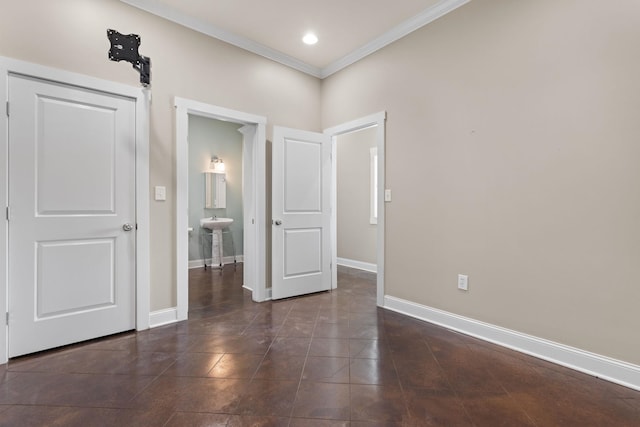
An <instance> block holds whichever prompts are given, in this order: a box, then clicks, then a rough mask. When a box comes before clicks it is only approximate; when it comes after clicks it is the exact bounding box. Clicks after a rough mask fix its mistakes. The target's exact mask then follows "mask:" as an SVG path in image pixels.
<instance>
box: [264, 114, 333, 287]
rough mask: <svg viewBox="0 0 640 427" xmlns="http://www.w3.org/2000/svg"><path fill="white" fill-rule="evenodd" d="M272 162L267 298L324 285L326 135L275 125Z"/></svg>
mask: <svg viewBox="0 0 640 427" xmlns="http://www.w3.org/2000/svg"><path fill="white" fill-rule="evenodd" d="M272 168H273V170H272V220H273V225H272V230H273V234H272V285H271V286H272V289H271V292H272V298H273V299H280V298H287V297H291V296H296V295H303V294H308V293H312V292H319V291H325V290H329V289H330V287H331V273H330V268H331V245H330V242H329V239H330V233H329V232H330V229H329V226H330V221H331V211H330V206H329V196H330V186H331V140H330V138H329V137H328V136H327V135H324V134H320V133H314V132H307V131H301V130H296V129H288V128H283V127H278V126H275V127H274V129H273V160H272Z"/></svg>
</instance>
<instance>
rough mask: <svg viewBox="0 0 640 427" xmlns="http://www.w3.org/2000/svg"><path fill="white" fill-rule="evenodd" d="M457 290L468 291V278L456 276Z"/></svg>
mask: <svg viewBox="0 0 640 427" xmlns="http://www.w3.org/2000/svg"><path fill="white" fill-rule="evenodd" d="M458 289H460V290H463V291H468V290H469V276H467V275H466V274H458Z"/></svg>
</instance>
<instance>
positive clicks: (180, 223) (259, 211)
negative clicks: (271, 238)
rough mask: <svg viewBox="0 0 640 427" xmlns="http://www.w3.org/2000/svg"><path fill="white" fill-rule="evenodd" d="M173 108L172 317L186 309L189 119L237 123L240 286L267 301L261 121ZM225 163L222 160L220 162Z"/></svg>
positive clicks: (181, 103)
mask: <svg viewBox="0 0 640 427" xmlns="http://www.w3.org/2000/svg"><path fill="white" fill-rule="evenodd" d="M175 106H176V174H177V177H176V187H177V189H176V190H177V194H176V246H177V262H176V275H177V277H176V284H177V290H176V292H177V295H176V297H177V298H176V299H177V307H176V312H175V314H174V316H175V317H174V318H173V319H166V322H168V321H169V320H174V321H180V320H186V319H187V315H188V308H189V295H188V292H189V286H188V283H189V234H188V233H189V231H188V230H189V217H188V216H189V212H188V206H189V157H188V156H189V143H188V139H189V117H190V116H191V117H203V118H209V119H214V120H219V121H224V122H229V123H235V124H239V125H242V127H240V128H239V129H238V130H239V131H240V132H241V133H242V138H243V139H242V144H243V145H242V194H243V196H242V199H243V200H242V211H243V215H242V217H243V239H242V240H243V242H242V243H243V252H244V254H243V255H244V257H243V258H244V283H243V285H244V286H245V287H246V288H248V289H250V290H251V291H252V296H253V300H254V301H258V302H259V301H264V300H265V299H266V287H265V283H266V262H265V259H266V257H265V248H266V228H267V224H266V215H265V203H266V199H265V188H266V172H265V165H266V160H265V159H266V147H265V145H266V138H265V127H266V121H267V120H266V118H264V117H261V116H256V115H253V114H248V113H244V112H241V111H235V110H230V109H227V108H223V107H218V106H214V105H210V104H204V103H201V102H198V101H193V100H189V99H184V98H176V99H175ZM223 160H224V159H223Z"/></svg>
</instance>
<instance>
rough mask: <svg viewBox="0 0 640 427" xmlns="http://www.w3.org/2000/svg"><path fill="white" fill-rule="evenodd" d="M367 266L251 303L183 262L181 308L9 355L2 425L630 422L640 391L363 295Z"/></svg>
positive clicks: (236, 277) (235, 286)
mask: <svg viewBox="0 0 640 427" xmlns="http://www.w3.org/2000/svg"><path fill="white" fill-rule="evenodd" d="M374 280H375V278H374V276H373V275H371V274H368V273H363V272H359V271H357V270H348V269H343V268H341V269H340V270H339V289H338V290H337V291H334V292H332V293H322V294H316V295H310V296H306V297H300V298H295V299H290V300H286V301H279V302H267V303H263V304H255V303H253V302H251V298H250V295H249V293H248V292H247V291H244V290H242V288H241V286H240V284H241V283H242V268H241V267H240V266H238V268H237V269H234V267H232V266H227V267H225V268H224V270H223V271H222V272H221V271H219V270H213V271H212V270H207V271H204V270H192V271H191V273H190V308H191V310H190V320H189V321H186V322H181V323H178V324H174V325H170V326H165V327H160V328H156V329H153V330H150V331H145V332H140V333H126V334H121V335H117V336H113V337H108V338H104V339H100V340H95V341H92V342H88V343H84V344H80V345H75V346H71V347H67V348H63V349H60V350H55V351H50V352H45V353H41V354H38V355H34V356H29V357H23V358H18V359H14V360H11V361H10V362H9V364H8V365H5V366H3V367H0V426H83V427H85V426H172V427H175V426H190V427H192V426H290V427H296V426H309V427H314V426H354V427H355V426H389V427H393V426H491V427H493V426H581V427H584V426H640V392H636V391H633V390H629V389H627V388H624V387H620V386H617V385H614V384H611V383H608V382H605V381H601V380H598V379H596V378H592V377H589V376H587V375H583V374H580V373H578V372H574V371H571V370H568V369H564V368H561V367H558V366H555V365H552V364H550V363H546V362H543V361H540V360H537V359H534V358H531V357H528V356H525V355H522V354H519V353H516V352H513V351H509V350H507V349H503V348H500V347H497V346H494V345H490V344H487V343H484V342H482V341H479V340H477V339H474V338H470V337H467V336H464V335H461V334H458V333H454V332H451V331H448V330H446V329H443V328H440V327H437V326H434V325H430V324H427V323H424V322H420V321H417V320H414V319H411V318H408V317H404V316H401V315H399V314H396V313H393V312H389V311H385V310H382V309H378V308H376V306H375V285H374Z"/></svg>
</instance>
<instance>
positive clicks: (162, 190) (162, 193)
mask: <svg viewBox="0 0 640 427" xmlns="http://www.w3.org/2000/svg"><path fill="white" fill-rule="evenodd" d="M155 191H156V197H155V199H156V200H159V201H162V200H167V187H163V186H161V185H156V187H155Z"/></svg>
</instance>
